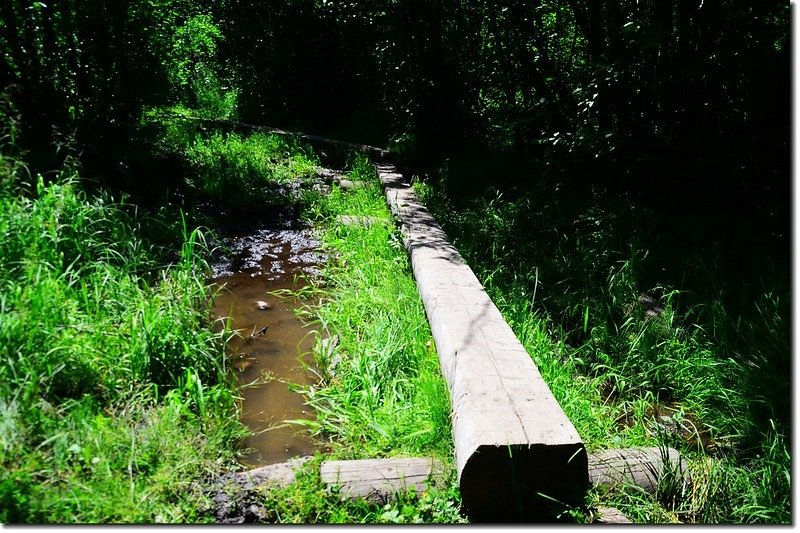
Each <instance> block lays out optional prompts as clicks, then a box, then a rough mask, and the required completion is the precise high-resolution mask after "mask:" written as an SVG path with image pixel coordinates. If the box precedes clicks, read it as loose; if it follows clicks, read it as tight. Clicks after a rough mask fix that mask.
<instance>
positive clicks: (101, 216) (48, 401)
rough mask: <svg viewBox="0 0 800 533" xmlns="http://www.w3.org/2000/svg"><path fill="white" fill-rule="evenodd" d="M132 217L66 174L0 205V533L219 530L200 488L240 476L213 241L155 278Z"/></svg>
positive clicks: (189, 247)
mask: <svg viewBox="0 0 800 533" xmlns="http://www.w3.org/2000/svg"><path fill="white" fill-rule="evenodd" d="M3 161H4V163H6V165H5V166H4V168H3V170H2V171H3V172H4V173H6V174H4V176H3V178H4V179H3V182H4V183H12V184H15V185H17V186H19V187H22V188H23V189H26V185H25V180H24V179H23V178H25V177H26V176H25V173H24V172H23V171H22V168H23V167H22V166H21V165H19V164H15V163H14V160H12V159H10V158H9V157H8V156H4V160H3ZM9 170H11V173H12V175H9V174H7V173H8V172H9ZM130 207H131V206H128V205H125V204H120V203H117V202H114V201H113V200H112V199H111V198H110V197H108V196H99V197H96V198H89V197H87V196H86V195H85V194H83V193H81V192H80V191H79V190H78V187H77V186H76V180H75V178H74V176H72V175H70V174H69V173H67V172H65V173H64V175H62V176H61V177H59V178H57V179H55V180H54V181H53V183H51V184H49V185H45V184H44V182H43V181H42V179H41V177H40V178H39V179H38V181H37V182H36V184H35V188H34V189H33V190H30V191H29V192H28V193H26V194H23V193H13V192H11V188H10V187H9V188H8V189H7V191H6V192H5V193H4V194H3V195H2V197H0V234H2V235H3V239H2V242H0V316H2V320H0V354H1V355H0V412H2V431H0V466H1V468H0V471H1V472H2V473H0V502H1V503H0V521H1V522H55V523H67V522H196V521H206V520H207V517H205V516H203V515H202V514H200V512H199V504H200V502H201V501H202V499H203V497H202V494H201V492H200V488H199V486H198V485H197V483H196V481H197V480H199V479H201V478H202V477H203V476H204V475H207V474H211V473H214V472H218V471H219V470H220V469H222V468H224V467H226V466H230V465H232V464H234V458H235V451H236V450H235V447H233V446H232V445H231V444H232V443H235V442H237V441H238V440H239V438H240V437H242V436H243V433H242V427H241V425H240V424H239V422H238V421H237V417H236V413H237V412H238V409H237V405H236V402H235V396H234V393H233V390H232V388H231V381H230V379H231V376H230V374H229V372H228V371H227V370H226V368H225V359H224V346H225V335H226V333H225V332H220V333H213V332H212V330H211V328H210V322H209V321H210V318H211V317H210V315H209V309H208V303H207V302H208V296H209V294H208V290H207V288H206V286H205V283H204V275H205V272H204V267H203V262H202V260H201V256H202V254H203V253H204V251H203V241H202V234H200V233H199V232H198V231H196V230H195V231H192V232H191V233H188V234H187V233H185V234H184V236H183V244H182V249H181V254H180V258H179V261H178V262H177V263H175V264H173V265H170V266H167V267H166V268H157V267H158V265H159V263H158V260H159V256H160V254H159V253H158V250H157V249H155V248H153V247H152V246H150V245H148V244H147V243H146V242H145V241H143V240H142V237H141V236H140V231H139V227H138V219H137V218H136V217H135V216H132V215H131V214H129V213H130V212H131V211H132V210H131V208H130ZM179 242H180V241H179Z"/></svg>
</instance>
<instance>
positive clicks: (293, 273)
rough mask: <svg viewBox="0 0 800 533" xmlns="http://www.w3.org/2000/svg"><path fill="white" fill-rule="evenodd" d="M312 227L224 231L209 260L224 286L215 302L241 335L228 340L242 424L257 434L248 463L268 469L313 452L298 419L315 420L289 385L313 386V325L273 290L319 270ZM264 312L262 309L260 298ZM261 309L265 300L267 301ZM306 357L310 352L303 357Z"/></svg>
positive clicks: (298, 284) (290, 285)
mask: <svg viewBox="0 0 800 533" xmlns="http://www.w3.org/2000/svg"><path fill="white" fill-rule="evenodd" d="M318 247H319V243H318V241H317V240H316V239H315V237H314V234H313V232H312V230H311V229H310V228H307V227H290V226H288V227H287V226H284V227H283V228H278V229H270V228H261V229H249V230H248V229H239V230H238V231H236V230H234V231H230V230H229V231H228V232H227V234H223V248H226V249H225V250H224V251H223V252H221V253H217V254H215V255H216V257H215V259H214V260H213V261H212V265H211V266H212V270H213V278H212V279H211V282H212V284H213V285H214V286H215V287H220V288H221V289H220V291H219V292H218V294H217V297H216V300H215V312H216V314H217V316H218V317H228V319H229V320H230V321H231V328H232V329H234V330H236V331H238V332H239V336H237V337H236V338H234V339H233V340H232V341H231V343H230V354H231V360H232V361H233V363H234V365H235V366H236V368H237V370H238V377H239V383H240V384H241V385H242V386H243V388H242V391H241V392H242V396H243V404H242V405H243V411H244V415H243V422H244V423H245V424H246V425H247V427H248V428H250V430H251V432H252V434H251V436H250V437H249V438H247V439H246V441H245V443H244V444H245V446H246V447H247V448H249V449H251V450H252V452H251V453H249V454H248V455H247V456H246V457H244V458H243V461H244V462H245V463H247V464H249V465H251V466H254V467H255V466H263V465H268V464H273V463H279V462H283V461H286V460H288V459H290V458H292V457H298V456H305V455H310V454H313V452H314V451H315V449H316V446H315V443H314V442H313V441H312V440H311V439H310V438H309V437H308V436H307V434H306V433H305V432H304V431H303V429H302V427H301V426H298V425H296V424H287V423H286V422H285V421H287V420H293V419H302V418H305V419H313V418H314V413H313V412H311V410H310V409H309V407H308V406H306V405H305V404H304V401H303V397H302V395H300V394H299V393H296V392H292V390H291V388H290V384H299V385H308V384H310V383H311V382H312V377H311V375H310V372H308V371H307V370H304V367H303V361H305V363H306V364H309V365H310V364H311V363H312V361H311V359H310V356H309V355H308V352H310V350H311V348H312V346H313V337H314V335H313V333H312V332H313V329H312V328H310V327H308V326H305V327H304V326H303V324H302V323H301V322H300V321H299V320H298V319H297V317H296V316H295V315H294V309H295V308H296V307H298V306H301V305H303V302H298V301H296V300H294V299H292V300H285V299H281V298H278V297H275V296H273V295H270V294H268V293H269V292H270V291H275V290H277V289H287V288H288V289H294V290H296V289H298V288H300V287H302V286H304V285H305V284H306V283H307V282H306V281H305V280H304V279H303V276H305V277H310V278H311V277H314V276H316V275H318V274H319V270H318V267H317V265H319V264H320V263H321V261H322V257H321V255H320V254H319V252H317V249H318ZM259 301H261V302H266V303H267V306H268V308H267V309H259V305H258V302H259ZM262 307H263V305H262ZM303 354H306V356H305V357H304V356H303Z"/></svg>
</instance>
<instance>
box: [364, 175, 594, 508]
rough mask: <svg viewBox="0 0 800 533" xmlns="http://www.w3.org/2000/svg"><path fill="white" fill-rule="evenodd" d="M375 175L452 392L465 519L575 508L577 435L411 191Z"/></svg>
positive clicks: (582, 474) (581, 454) (581, 467)
mask: <svg viewBox="0 0 800 533" xmlns="http://www.w3.org/2000/svg"><path fill="white" fill-rule="evenodd" d="M377 169H378V175H379V177H380V180H381V184H382V185H383V187H384V192H385V195H386V199H387V201H388V203H389V207H390V208H391V211H392V213H393V215H394V217H395V219H396V220H397V221H398V222H399V223H400V226H401V233H402V235H403V239H404V242H405V245H406V248H407V249H408V252H409V255H410V258H411V265H412V268H413V272H414V277H415V278H416V282H417V288H418V290H419V294H420V297H421V299H422V302H423V304H424V306H425V312H426V314H427V316H428V322H429V323H430V326H431V331H432V334H433V338H434V341H435V343H436V350H437V352H438V354H439V362H440V365H441V369H442V374H443V375H444V378H445V380H446V381H447V384H448V387H449V390H450V398H451V408H452V425H453V439H454V443H455V456H456V457H455V459H456V470H457V473H458V480H459V485H460V488H461V497H462V502H463V505H464V507H465V509H466V511H467V513H468V514H469V516H470V518H471V519H472V520H473V521H509V520H511V521H543V520H550V519H552V518H553V516H554V515H555V514H556V513H557V512H558V511H559V510H563V509H564V506H563V505H562V504H567V505H577V504H580V502H581V501H582V500H583V496H584V493H585V490H586V488H587V486H588V468H587V455H586V450H585V448H584V445H583V442H582V441H581V439H580V437H579V436H578V433H577V431H576V430H575V428H574V426H573V425H572V423H571V422H570V421H569V419H568V418H567V416H566V415H565V414H564V412H563V410H562V409H561V407H560V406H559V404H558V402H557V401H556V399H555V397H554V396H553V394H552V392H551V391H550V389H549V388H548V386H547V384H546V383H545V382H544V380H543V379H542V376H541V374H540V373H539V370H538V369H537V368H536V365H535V364H534V363H533V360H532V359H531V357H530V355H529V354H528V353H527V352H526V351H525V348H524V347H523V346H522V344H521V343H520V342H519V340H518V339H517V338H516V336H515V335H514V332H513V331H512V330H511V328H510V327H509V325H508V324H507V323H506V321H505V320H504V319H503V316H502V315H501V314H500V311H499V310H498V309H497V307H496V306H495V305H494V303H492V301H491V299H490V298H489V296H488V295H487V294H486V292H485V290H484V289H483V286H482V285H481V283H480V282H479V281H478V279H477V278H476V277H475V274H474V273H473V272H472V270H471V269H470V268H469V266H468V265H467V264H466V263H465V261H464V259H463V258H462V257H461V255H460V254H459V253H458V251H457V250H456V249H455V247H453V245H452V244H451V243H450V241H449V239H448V238H447V235H446V234H445V233H444V231H443V230H442V228H441V227H440V226H439V224H438V223H437V222H436V220H435V219H434V218H433V216H431V214H430V213H429V212H428V210H427V209H426V208H425V207H424V206H423V205H422V204H421V203H420V201H419V200H418V199H417V197H416V195H415V194H414V192H413V190H412V189H411V188H410V186H409V185H408V183H407V182H405V181H404V180H403V178H402V176H401V175H400V174H399V173H398V172H397V171H396V170H395V167H394V166H392V165H389V164H379V165H377ZM542 495H545V496H544V497H542ZM554 500H555V501H558V502H562V504H556V505H554V504H553V502H554ZM556 508H558V510H557V509H556Z"/></svg>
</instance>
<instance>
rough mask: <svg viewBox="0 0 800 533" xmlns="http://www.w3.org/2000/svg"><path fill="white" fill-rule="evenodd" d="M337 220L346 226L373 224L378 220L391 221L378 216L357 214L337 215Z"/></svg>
mask: <svg viewBox="0 0 800 533" xmlns="http://www.w3.org/2000/svg"><path fill="white" fill-rule="evenodd" d="M336 222H338V223H340V224H342V225H344V226H364V227H368V226H372V225H373V224H377V223H378V222H389V221H388V220H384V219H381V218H378V217H368V216H356V215H337V217H336Z"/></svg>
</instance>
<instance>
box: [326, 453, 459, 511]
mask: <svg viewBox="0 0 800 533" xmlns="http://www.w3.org/2000/svg"><path fill="white" fill-rule="evenodd" d="M443 472H444V467H443V465H442V464H441V462H439V461H437V460H436V459H431V458H427V457H410V458H388V459H360V460H353V461H325V462H323V463H322V465H321V466H320V478H321V479H322V481H323V482H324V483H325V484H326V485H328V487H333V486H338V487H339V488H340V494H341V496H342V498H343V499H345V498H348V499H355V498H366V499H370V500H374V501H380V502H384V503H385V502H387V501H389V500H392V499H394V498H395V496H396V494H397V493H403V492H407V491H408V490H409V489H410V488H411V487H413V488H414V490H415V491H416V492H417V493H418V494H419V493H421V492H422V491H424V490H425V489H426V488H428V486H429V484H435V483H437V482H438V481H439V480H440V479H441V476H442V474H443Z"/></svg>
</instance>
